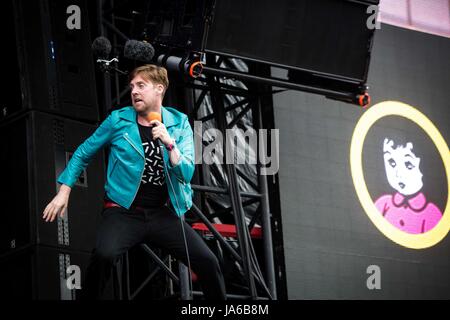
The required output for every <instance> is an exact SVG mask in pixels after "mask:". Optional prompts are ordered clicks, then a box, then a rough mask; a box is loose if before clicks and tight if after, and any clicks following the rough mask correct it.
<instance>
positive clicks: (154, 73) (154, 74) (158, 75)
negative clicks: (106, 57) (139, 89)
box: [128, 64, 169, 96]
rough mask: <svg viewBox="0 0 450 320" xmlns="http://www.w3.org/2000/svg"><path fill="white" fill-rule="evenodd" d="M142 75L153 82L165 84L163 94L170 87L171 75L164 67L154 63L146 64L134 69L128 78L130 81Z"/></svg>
mask: <svg viewBox="0 0 450 320" xmlns="http://www.w3.org/2000/svg"><path fill="white" fill-rule="evenodd" d="M138 75H140V76H141V77H142V78H144V79H146V80H148V81H151V82H152V83H153V84H161V85H163V86H164V91H163V96H164V94H165V93H166V90H167V88H168V87H169V77H168V75H167V70H166V68H164V67H159V66H157V65H154V64H146V65H143V66H140V67H137V68H136V69H134V70H133V71H132V72H131V73H130V75H129V78H128V82H131V81H132V80H133V79H134V78H135V77H136V76H138Z"/></svg>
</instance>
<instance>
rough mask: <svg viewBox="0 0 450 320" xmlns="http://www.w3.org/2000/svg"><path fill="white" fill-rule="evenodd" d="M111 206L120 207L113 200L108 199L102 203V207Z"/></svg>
mask: <svg viewBox="0 0 450 320" xmlns="http://www.w3.org/2000/svg"><path fill="white" fill-rule="evenodd" d="M113 207H120V206H119V205H118V204H117V203H115V202H110V201H105V202H104V203H103V208H105V209H108V208H113Z"/></svg>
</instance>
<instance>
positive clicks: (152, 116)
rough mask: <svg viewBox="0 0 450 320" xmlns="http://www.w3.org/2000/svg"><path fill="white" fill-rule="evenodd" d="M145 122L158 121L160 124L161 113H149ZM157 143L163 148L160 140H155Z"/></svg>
mask: <svg viewBox="0 0 450 320" xmlns="http://www.w3.org/2000/svg"><path fill="white" fill-rule="evenodd" d="M146 118H147V121H153V120H158V121H159V122H162V118H161V113H159V112H154V111H150V112H149V113H148V114H147V116H146ZM156 140H157V143H158V146H159V147H161V148H162V147H163V143H162V142H161V139H159V138H157V139H156Z"/></svg>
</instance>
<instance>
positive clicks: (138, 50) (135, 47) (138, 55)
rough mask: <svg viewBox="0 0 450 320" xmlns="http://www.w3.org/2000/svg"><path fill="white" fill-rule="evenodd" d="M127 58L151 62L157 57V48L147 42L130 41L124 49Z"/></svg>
mask: <svg viewBox="0 0 450 320" xmlns="http://www.w3.org/2000/svg"><path fill="white" fill-rule="evenodd" d="M123 55H124V56H125V58H128V59H131V60H137V61H141V62H151V61H152V59H153V56H154V55H155V48H153V46H152V45H151V44H150V43H148V42H147V41H139V40H128V41H127V42H126V43H125V47H124V49H123Z"/></svg>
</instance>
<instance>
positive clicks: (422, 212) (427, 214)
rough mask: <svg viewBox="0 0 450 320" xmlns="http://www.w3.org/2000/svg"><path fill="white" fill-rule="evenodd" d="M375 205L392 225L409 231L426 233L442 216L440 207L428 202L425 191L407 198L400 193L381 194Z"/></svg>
mask: <svg viewBox="0 0 450 320" xmlns="http://www.w3.org/2000/svg"><path fill="white" fill-rule="evenodd" d="M375 206H376V207H377V209H378V210H379V211H380V212H381V214H382V215H383V216H384V217H385V218H386V220H388V221H389V222H390V223H391V224H392V225H394V226H395V227H397V228H398V229H400V230H402V231H405V232H407V233H413V234H418V233H424V232H427V231H429V230H431V229H433V228H434V227H435V226H436V225H437V223H438V222H439V220H441V218H442V213H441V211H440V210H439V208H438V207H437V206H436V205H434V204H433V203H430V202H427V200H426V198H425V195H424V194H423V193H421V192H420V193H418V194H417V195H416V196H414V197H412V198H406V197H404V196H403V195H402V194H400V193H398V192H397V193H395V194H394V195H390V194H389V195H384V196H381V197H380V198H379V199H378V200H377V201H376V202H375Z"/></svg>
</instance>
